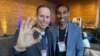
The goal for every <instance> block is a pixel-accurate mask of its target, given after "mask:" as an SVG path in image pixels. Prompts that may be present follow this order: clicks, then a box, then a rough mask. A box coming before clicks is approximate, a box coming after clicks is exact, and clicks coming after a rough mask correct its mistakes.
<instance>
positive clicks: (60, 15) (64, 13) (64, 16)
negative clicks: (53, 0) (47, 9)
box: [56, 6, 69, 24]
mask: <svg viewBox="0 0 100 56" xmlns="http://www.w3.org/2000/svg"><path fill="white" fill-rule="evenodd" d="M56 16H57V19H58V23H59V24H65V23H66V22H67V20H68V18H69V12H68V9H67V8H66V7H65V6H61V7H59V8H58V9H57V15H56Z"/></svg>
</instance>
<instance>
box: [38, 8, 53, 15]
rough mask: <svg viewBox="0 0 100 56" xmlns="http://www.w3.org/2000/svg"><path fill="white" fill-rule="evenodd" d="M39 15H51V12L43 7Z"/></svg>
mask: <svg viewBox="0 0 100 56" xmlns="http://www.w3.org/2000/svg"><path fill="white" fill-rule="evenodd" d="M38 14H47V15H49V14H51V11H50V9H49V8H47V7H41V8H40V9H39V10H38Z"/></svg>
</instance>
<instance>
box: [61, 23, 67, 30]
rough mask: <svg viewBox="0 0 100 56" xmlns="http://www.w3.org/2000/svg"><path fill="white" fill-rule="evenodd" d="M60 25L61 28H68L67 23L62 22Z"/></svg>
mask: <svg viewBox="0 0 100 56" xmlns="http://www.w3.org/2000/svg"><path fill="white" fill-rule="evenodd" d="M59 27H60V29H62V30H64V29H66V27H67V24H61V25H60V26H59Z"/></svg>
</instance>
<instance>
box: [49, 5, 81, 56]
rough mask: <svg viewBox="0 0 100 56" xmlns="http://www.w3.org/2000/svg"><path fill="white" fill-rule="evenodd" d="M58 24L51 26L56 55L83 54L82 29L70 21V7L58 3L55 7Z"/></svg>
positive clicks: (71, 55)
mask: <svg viewBox="0 0 100 56" xmlns="http://www.w3.org/2000/svg"><path fill="white" fill-rule="evenodd" d="M55 12H56V19H57V25H54V26H52V27H51V31H52V34H53V36H55V37H56V38H53V39H54V52H55V56H83V43H82V32H81V29H80V28H79V27H78V26H76V25H75V24H73V23H70V22H69V21H68V19H69V15H70V12H69V8H68V7H67V6H65V5H58V6H57V7H56V9H55Z"/></svg>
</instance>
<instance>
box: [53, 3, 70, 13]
mask: <svg viewBox="0 0 100 56" xmlns="http://www.w3.org/2000/svg"><path fill="white" fill-rule="evenodd" d="M62 6H64V7H66V8H67V10H68V12H69V7H68V5H63V4H60V5H57V7H56V9H55V12H56V13H57V10H58V8H59V7H62Z"/></svg>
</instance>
